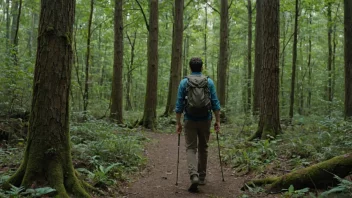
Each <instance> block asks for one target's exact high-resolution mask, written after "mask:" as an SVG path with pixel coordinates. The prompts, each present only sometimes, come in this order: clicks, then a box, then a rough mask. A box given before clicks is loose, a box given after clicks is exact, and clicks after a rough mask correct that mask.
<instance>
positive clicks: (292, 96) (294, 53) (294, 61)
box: [289, 0, 299, 119]
mask: <svg viewBox="0 0 352 198" xmlns="http://www.w3.org/2000/svg"><path fill="white" fill-rule="evenodd" d="M295 5H296V6H295V8H296V9H295V27H294V33H293V49H292V74H291V92H290V112H289V117H290V119H292V118H293V107H294V102H295V84H296V65H297V38H298V16H299V9H298V0H296V4H295Z"/></svg>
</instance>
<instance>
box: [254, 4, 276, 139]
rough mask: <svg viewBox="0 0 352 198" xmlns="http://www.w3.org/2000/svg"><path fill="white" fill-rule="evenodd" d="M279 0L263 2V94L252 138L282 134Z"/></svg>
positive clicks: (265, 137)
mask: <svg viewBox="0 0 352 198" xmlns="http://www.w3.org/2000/svg"><path fill="white" fill-rule="evenodd" d="M279 5H280V1H279V0H270V1H264V2H263V16H264V17H263V19H264V20H263V44H264V46H263V47H264V53H263V56H264V58H263V67H262V69H261V80H262V83H261V84H262V86H261V89H262V92H261V102H260V117H259V124H258V130H257V132H256V133H255V134H254V135H253V136H252V137H251V138H250V139H251V140H252V139H255V138H261V139H268V138H270V137H275V136H276V135H277V134H279V133H280V132H281V127H280V115H279V48H280V47H279V27H280V26H279Z"/></svg>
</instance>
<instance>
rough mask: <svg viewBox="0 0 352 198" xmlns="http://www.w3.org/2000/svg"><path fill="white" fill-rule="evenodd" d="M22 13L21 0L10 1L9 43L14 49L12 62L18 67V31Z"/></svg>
mask: <svg viewBox="0 0 352 198" xmlns="http://www.w3.org/2000/svg"><path fill="white" fill-rule="evenodd" d="M21 11H22V0H12V28H11V37H12V38H11V43H12V47H13V49H14V53H11V54H12V56H13V61H14V64H15V65H18V57H17V55H18V29H19V26H20V17H21Z"/></svg>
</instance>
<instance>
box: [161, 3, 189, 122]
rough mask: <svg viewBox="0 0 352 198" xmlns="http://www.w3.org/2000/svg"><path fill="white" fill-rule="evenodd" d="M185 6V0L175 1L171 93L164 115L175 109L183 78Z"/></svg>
mask: <svg viewBox="0 0 352 198" xmlns="http://www.w3.org/2000/svg"><path fill="white" fill-rule="evenodd" d="M183 6H184V1H183V0H178V1H175V15H174V25H173V27H174V28H173V38H172V53H171V57H172V59H171V74H170V82H169V94H170V96H169V97H168V101H167V104H166V110H165V113H164V116H166V117H168V116H169V115H171V114H172V113H173V112H174V110H175V105H176V99H177V90H178V89H177V88H178V84H179V82H180V79H181V68H182V44H183Z"/></svg>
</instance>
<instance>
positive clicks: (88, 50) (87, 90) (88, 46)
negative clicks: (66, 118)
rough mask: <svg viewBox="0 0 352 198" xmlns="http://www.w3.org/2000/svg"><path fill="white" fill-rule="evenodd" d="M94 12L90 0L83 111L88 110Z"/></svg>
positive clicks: (92, 1)
mask: <svg viewBox="0 0 352 198" xmlns="http://www.w3.org/2000/svg"><path fill="white" fill-rule="evenodd" d="M93 12H94V0H91V1H90V14H89V20H88V35H87V52H86V69H85V83H84V92H83V111H84V112H87V110H88V99H89V67H90V66H89V65H90V49H91V47H90V41H91V38H92V21H93Z"/></svg>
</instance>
